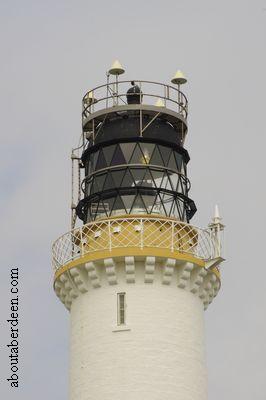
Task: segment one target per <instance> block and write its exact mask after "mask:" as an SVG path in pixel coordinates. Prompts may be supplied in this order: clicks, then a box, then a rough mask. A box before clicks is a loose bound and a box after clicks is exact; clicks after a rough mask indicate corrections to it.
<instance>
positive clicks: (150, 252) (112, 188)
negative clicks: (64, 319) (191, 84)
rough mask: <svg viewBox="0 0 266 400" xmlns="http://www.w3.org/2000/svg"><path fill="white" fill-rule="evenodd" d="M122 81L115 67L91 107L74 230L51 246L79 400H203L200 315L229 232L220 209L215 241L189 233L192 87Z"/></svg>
mask: <svg viewBox="0 0 266 400" xmlns="http://www.w3.org/2000/svg"><path fill="white" fill-rule="evenodd" d="M122 73H124V68H123V67H122V66H121V64H120V63H119V62H118V61H117V62H115V63H114V64H113V66H112V67H111V69H110V70H109V73H108V76H107V83H106V84H105V85H102V86H99V87H97V88H95V89H93V90H90V91H89V92H88V93H87V94H86V95H85V96H84V98H83V112H82V123H83V134H82V139H83V140H82V145H81V146H80V148H78V149H77V150H76V151H73V154H72V160H73V165H74V166H75V165H76V166H77V171H78V183H81V184H80V185H79V189H78V191H77V196H78V199H77V203H75V200H74V198H73V204H72V223H73V227H72V228H73V229H72V230H71V231H70V232H68V233H66V234H64V235H63V236H61V237H60V238H59V239H57V240H56V242H55V243H54V245H53V265H54V269H55V276H54V288H55V292H56V294H57V296H58V297H59V298H60V300H61V301H62V303H63V304H64V305H65V307H66V308H67V309H68V310H69V312H70V319H71V333H70V360H71V362H70V400H206V399H207V373H206V365H205V356H204V317H203V315H204V310H205V309H206V308H207V307H208V306H209V304H210V303H211V302H212V300H213V298H214V297H215V296H216V295H217V292H218V291H219V288H220V274H219V264H220V263H221V261H223V259H222V258H221V239H220V232H221V230H222V229H223V225H222V223H221V219H220V217H219V213H218V209H217V210H216V212H215V217H214V219H213V222H212V223H211V224H210V225H209V227H208V228H207V229H201V228H198V227H195V226H193V225H191V224H190V219H191V218H192V216H193V214H194V213H195V212H196V206H195V203H194V201H193V200H192V199H190V197H189V189H190V182H189V179H188V177H187V163H188V161H189V155H188V152H187V150H186V149H185V148H184V141H185V137H186V133H187V99H186V97H185V95H184V94H183V93H182V92H181V91H180V85H181V84H183V83H185V82H186V79H185V78H184V76H183V74H182V73H181V72H180V71H178V72H177V74H176V75H175V77H174V78H173V79H172V83H173V85H174V86H170V85H168V84H163V83H158V82H147V81H136V80H134V81H122V80H120V79H118V78H119V75H120V74H122ZM110 76H111V78H113V79H110ZM72 175H73V176H75V168H74V169H73V174H72ZM74 183H75V182H74ZM76 216H78V217H79V218H80V219H81V220H82V221H83V224H82V226H79V227H75V222H76Z"/></svg>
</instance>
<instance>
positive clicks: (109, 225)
mask: <svg viewBox="0 0 266 400" xmlns="http://www.w3.org/2000/svg"><path fill="white" fill-rule="evenodd" d="M107 223H108V235H109V251H111V250H112V235H111V222H110V221H108V222H107Z"/></svg>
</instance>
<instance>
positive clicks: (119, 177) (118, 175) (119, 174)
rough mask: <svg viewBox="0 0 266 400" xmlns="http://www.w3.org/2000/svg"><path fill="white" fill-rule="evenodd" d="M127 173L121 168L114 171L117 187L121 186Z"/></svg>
mask: <svg viewBox="0 0 266 400" xmlns="http://www.w3.org/2000/svg"><path fill="white" fill-rule="evenodd" d="M124 175H125V170H124V169H119V170H117V171H112V177H113V180H114V185H115V187H119V186H121V183H122V179H123V176H124Z"/></svg>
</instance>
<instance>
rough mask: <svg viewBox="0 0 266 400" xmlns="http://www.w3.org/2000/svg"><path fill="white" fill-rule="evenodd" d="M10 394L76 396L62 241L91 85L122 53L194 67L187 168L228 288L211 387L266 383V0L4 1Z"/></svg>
mask: <svg viewBox="0 0 266 400" xmlns="http://www.w3.org/2000/svg"><path fill="white" fill-rule="evenodd" d="M0 14H1V15H0V30H1V34H0V41H1V62H0V69H1V74H0V107H1V108H0V109H1V158H0V163H1V168H0V181H1V199H0V204H1V208H0V212H1V232H0V235H1V250H2V251H1V253H2V262H1V279H0V313H1V314H0V315H1V321H0V344H1V347H0V377H1V380H0V394H1V398H3V399H6V400H16V399H19V400H31V399H38V400H47V399H56V400H66V399H67V393H68V386H67V385H68V335H69V332H68V326H69V315H68V312H67V311H66V310H65V308H64V307H63V305H62V304H61V303H60V302H59V301H58V299H57V298H56V296H55V295H54V293H53V290H52V269H51V250H50V248H51V243H52V241H53V240H55V239H56V238H57V237H58V236H60V235H61V234H62V233H64V232H66V231H67V230H69V206H70V167H71V163H70V158H69V156H70V151H71V148H72V147H74V146H75V145H76V144H77V141H78V138H79V135H80V133H81V98H82V95H83V94H84V93H85V92H86V91H87V90H88V89H89V88H92V87H94V86H97V85H99V84H102V83H104V82H105V71H106V70H107V69H108V68H109V66H110V64H111V62H112V61H113V60H114V59H116V58H118V59H119V60H120V61H121V63H122V64H123V65H124V66H125V69H126V74H125V75H124V77H125V79H148V80H156V81H161V82H166V83H168V82H170V79H171V77H172V75H173V74H174V73H175V71H176V70H177V69H182V70H183V71H184V73H185V74H186V76H187V77H188V84H187V85H186V87H185V88H184V90H185V92H186V94H187V95H188V98H189V105H190V107H189V133H188V137H187V141H186V148H187V150H188V151H189V153H190V156H191V161H190V164H189V170H188V175H189V178H190V179H191V182H192V189H191V197H192V198H193V199H194V200H195V202H196V204H197V207H198V212H197V214H196V216H195V217H194V218H193V220H192V221H191V222H192V223H193V224H195V225H199V226H202V227H204V226H206V225H207V224H208V223H209V221H210V218H211V216H212V213H213V208H214V205H215V204H216V203H218V204H219V206H220V211H221V214H222V216H223V218H224V223H225V225H226V233H225V238H226V246H225V247H226V254H225V255H226V258H227V261H226V262H225V263H224V264H223V266H222V289H221V291H220V293H219V295H218V297H217V298H216V299H215V301H214V302H213V303H212V305H211V306H210V308H209V309H208V310H207V312H206V314H205V317H206V351H207V359H208V372H209V399H210V400H225V399H230V400H231V399H241V400H250V399H252V400H264V399H265V393H266V365H265V358H266V313H265V301H266V290H265V287H266V272H265V271H266V265H265V259H264V250H265V247H266V246H265V242H264V241H265V214H266V212H265V204H266V199H265V193H266V190H265V144H266V140H265V114H266V110H265V92H266V87H265V74H266V72H265V71H266V56H265V54H266V49H265V39H266V37H265V31H266V29H265V26H266V0H249V1H245V0H224V1H219V2H217V1H215V0H202V1H198V0H186V1H185V0H183V1H181V0H164V1H154V0H153V1H146V2H145V1H143V0H142V1H140V0H135V1H127V0H123V1H121V0H117V1H113V2H109V1H103V0H97V1H95V2H94V1H88V0H87V1H85V0H76V1H61V0H56V1H54V0H53V1H52V0H46V1H42V2H41V1H38V0H37V1H36V0H34V1H33V0H32V1H30V0H24V1H21V0H20V1H19V0H13V1H4V0H2V1H0ZM11 266H18V267H19V269H20V283H19V284H20V303H21V304H20V306H21V308H20V374H19V375H20V388H19V389H18V390H16V389H11V388H10V387H9V385H8V383H7V382H6V380H5V379H6V378H7V377H8V376H9V368H10V366H9V363H8V352H7V350H6V347H5V345H6V344H7V343H8V340H9V334H10V332H9V329H8V328H9V327H8V325H7V323H6V322H5V320H6V319H7V318H8V317H9V274H10V268H11Z"/></svg>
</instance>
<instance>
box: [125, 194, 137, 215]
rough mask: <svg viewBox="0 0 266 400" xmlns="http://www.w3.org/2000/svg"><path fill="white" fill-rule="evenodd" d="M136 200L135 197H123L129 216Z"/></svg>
mask: <svg viewBox="0 0 266 400" xmlns="http://www.w3.org/2000/svg"><path fill="white" fill-rule="evenodd" d="M134 199H135V195H127V196H122V200H123V203H124V205H125V208H126V211H127V214H129V212H130V210H131V208H132V204H133V202H134Z"/></svg>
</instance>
